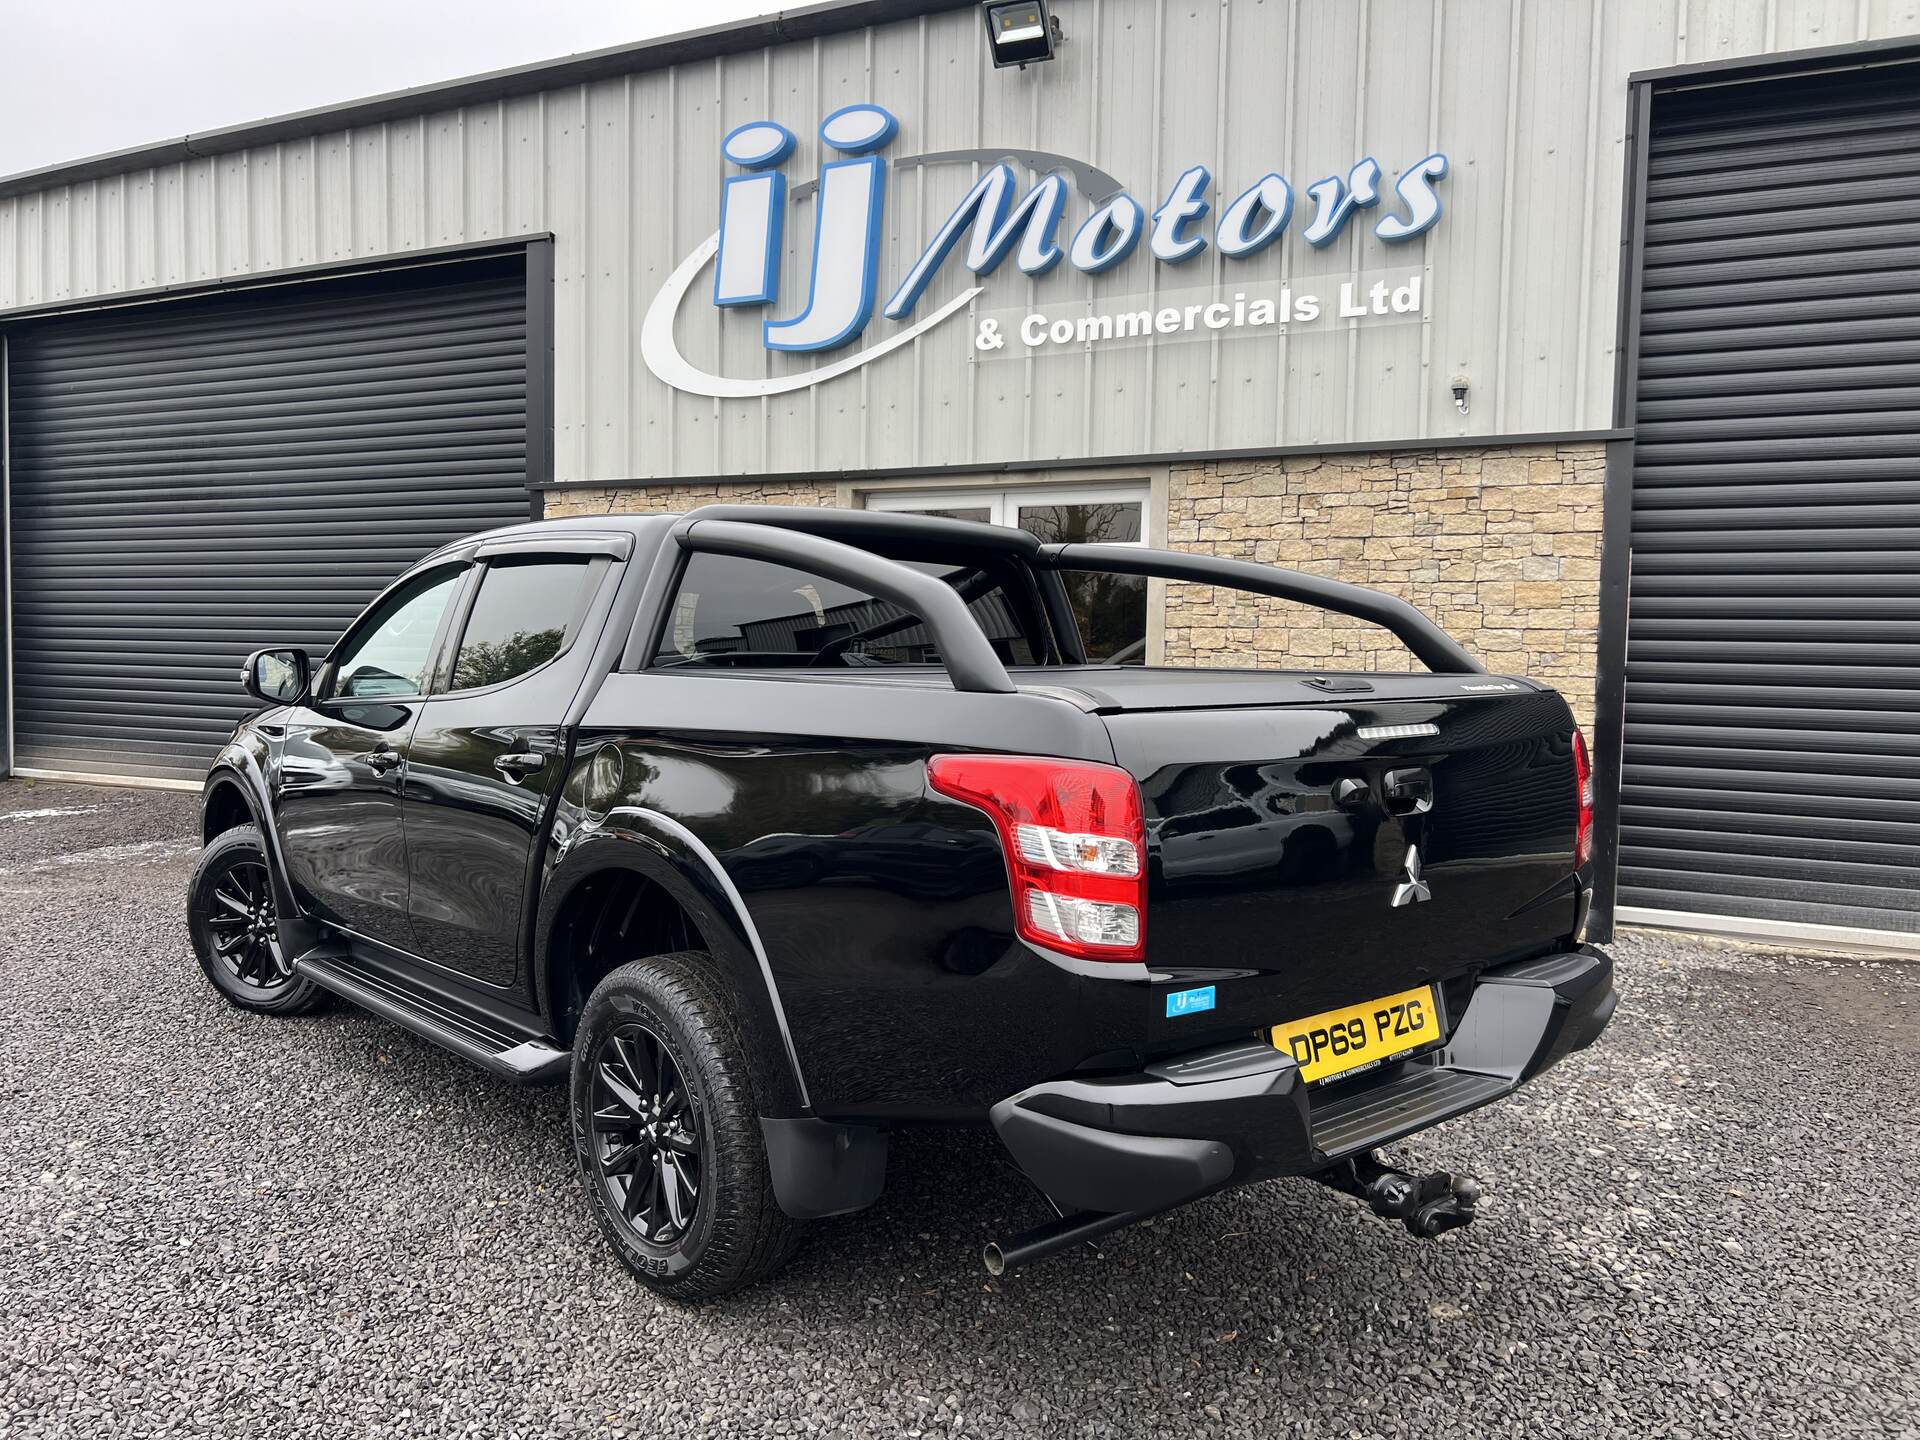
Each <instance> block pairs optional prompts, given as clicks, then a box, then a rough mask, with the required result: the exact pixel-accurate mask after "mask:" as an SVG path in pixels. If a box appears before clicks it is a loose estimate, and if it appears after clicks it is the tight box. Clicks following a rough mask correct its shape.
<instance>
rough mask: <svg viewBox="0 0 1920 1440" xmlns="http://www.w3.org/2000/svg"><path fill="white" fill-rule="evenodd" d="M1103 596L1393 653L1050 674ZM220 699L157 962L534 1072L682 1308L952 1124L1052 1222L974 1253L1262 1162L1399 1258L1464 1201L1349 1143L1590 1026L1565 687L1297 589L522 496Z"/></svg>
mask: <svg viewBox="0 0 1920 1440" xmlns="http://www.w3.org/2000/svg"><path fill="white" fill-rule="evenodd" d="M1115 575H1125V576H1132V577H1151V578H1152V579H1153V580H1155V581H1157V582H1160V583H1163V584H1169V585H1183V584H1184V585H1199V586H1215V587H1231V588H1237V589H1241V590H1246V591H1252V592H1255V593H1257V594H1261V595H1266V596H1276V597H1281V598H1284V599H1288V600H1293V601H1298V602H1304V603H1306V604H1309V605H1314V606H1319V607H1322V608H1324V609H1327V610H1332V611H1339V612H1343V613H1345V614H1348V615H1352V616H1357V617H1359V618H1361V619H1362V620H1366V621H1370V622H1373V623H1376V624H1379V625H1381V626H1384V627H1386V628H1387V629H1388V630H1390V631H1391V632H1392V633H1393V634H1394V635H1395V636H1397V637H1398V639H1399V640H1400V641H1401V642H1402V643H1404V644H1405V645H1406V646H1407V648H1408V649H1410V650H1411V651H1412V652H1413V654H1414V655H1415V656H1416V657H1417V658H1418V659H1419V660H1420V661H1421V662H1422V663H1423V664H1424V665H1425V666H1426V671H1427V673H1418V672H1404V673H1403V672H1395V673H1366V674H1358V673H1316V672H1311V671H1298V672H1295V671H1260V670H1231V669H1174V668H1160V667H1154V666H1146V665H1138V664H1131V665H1129V664H1115V663H1111V661H1108V662H1104V663H1095V662H1090V661H1089V659H1088V657H1087V654H1086V650H1085V645H1084V642H1083V639H1082V629H1083V627H1082V626H1081V625H1080V624H1078V623H1077V621H1076V613H1075V600H1076V596H1078V595H1081V594H1084V593H1085V586H1086V584H1087V583H1088V580H1089V577H1100V576H1107V577H1111V576H1115ZM1130 583H1135V582H1130ZM243 679H244V683H245V685H246V687H247V688H248V690H249V691H250V692H251V693H252V694H253V695H254V696H255V697H256V698H257V699H259V700H260V701H262V702H264V703H265V705H266V706H267V708H265V709H263V710H261V711H260V712H258V713H256V714H254V715H252V716H251V717H250V718H248V719H247V720H246V721H244V722H243V723H242V724H241V725H240V726H239V727H238V729H237V730H236V731H235V733H234V735H233V738H232V739H231V741H230V742H229V743H228V744H227V745H226V746H225V748H224V749H223V750H222V751H221V753H220V755H219V757H218V758H217V760H216V761H215V763H214V765H213V767H212V770H211V772H210V773H209V775H208V777H207V782H206V789H205V806H204V815H205V820H204V833H205V841H206V849H205V851H204V853H203V855H202V857H201V859H200V862H199V865H198V867H197V869H196V870H195V873H194V876H193V879H192V882H191V889H190V894H189V898H188V913H189V922H190V927H191V932H192V938H193V943H194V947H195V950H196V952H197V953H198V956H199V959H200V963H201V965H202V966H203V967H204V968H205V970H206V973H207V976H208V978H209V979H210V980H211V981H212V983H213V984H214V985H215V986H216V987H217V988H218V989H219V991H220V993H221V994H222V995H224V996H225V997H226V998H227V999H228V1000H230V1001H232V1002H233V1003H234V1004H236V1005H239V1006H242V1007H244V1008H246V1009H249V1010H256V1011H262V1012H267V1013H272V1014H281V1015H287V1014H295V1013H299V1012H301V1011H305V1010H308V1009H310V1008H311V1007H313V1006H314V1005H315V1004H317V1003H319V1002H320V1001H321V1000H322V999H323V998H324V997H325V996H326V995H328V994H333V995H338V996H343V997H345V998H346V999H347V1000H349V1001H351V1002H353V1003H354V1004H356V1005H360V1006H363V1007H365V1008H366V1009H368V1010H371V1011H373V1012H375V1013H376V1014H379V1015H382V1016H384V1017H386V1018H388V1019H389V1020H392V1021H394V1022H396V1023H398V1024H400V1025H403V1026H405V1027H406V1028H408V1029H409V1030H412V1031H414V1032H416V1033H417V1034H419V1035H422V1036H424V1037H426V1038H427V1039H429V1040H432V1041H435V1042H437V1043H438V1044H440V1045H443V1046H445V1047H446V1048H447V1049H449V1050H453V1051H455V1052H457V1053H458V1054H461V1055H463V1056H466V1057H467V1058H468V1059H470V1060H472V1061H475V1062H477V1063H478V1064H480V1065H482V1066H484V1067H485V1068H486V1069H488V1070H490V1071H492V1072H493V1073H495V1074H496V1075H500V1076H504V1077H508V1078H510V1079H514V1080H521V1081H540V1080H549V1079H551V1080H559V1079H561V1078H563V1077H566V1078H569V1079H570V1083H571V1095H572V1100H571V1115H572V1125H573V1135H574V1142H575V1147H576V1150H577V1152H578V1156H579V1161H580V1167H581V1170H582V1173H583V1175H584V1177H585V1181H586V1187H587V1191H588V1194H589V1195H590V1197H591V1201H592V1205H593V1208H594V1210H595V1213H596V1214H597V1216H598V1219H599V1222H600V1225H601V1227H602V1229H603V1230H604V1231H605V1233H606V1235H607V1237H608V1239H609V1241H610V1242H611V1243H612V1245H613V1247H614V1248H615V1250H616V1251H617V1252H618V1253H619V1255H620V1257H621V1259H622V1260H624V1261H625V1262H626V1264H627V1265H629V1266H630V1267H631V1268H632V1269H633V1270H634V1271H635V1272H636V1273H637V1274H638V1275H639V1276H640V1277H641V1279H643V1280H644V1281H645V1282H646V1283H648V1284H649V1285H651V1286H653V1287H654V1288H656V1289H658V1290H660V1291H661V1292H663V1293H666V1294H671V1295H675V1296H678V1297H682V1298H687V1299H694V1298H700V1297H705V1296H713V1295H718V1294H723V1293H725V1292H727V1291H729V1290H733V1289H736V1288H738V1287H739V1286H741V1285H744V1284H748V1283H751V1282H753V1281H755V1280H758V1279H761V1278H763V1277H765V1276H766V1275H768V1274H770V1273H771V1272H772V1271H773V1270H774V1269H775V1268H776V1267H778V1266H779V1265H780V1264H781V1263H782V1262H783V1260H784V1259H785V1258H786V1257H787V1255H788V1254H789V1253H790V1252H791V1248H792V1244H793V1241H794V1239H795V1237H796V1234H797V1230H798V1222H801V1221H804V1220H806V1219H809V1218H813V1217H818V1216H824V1215H835V1214H841V1213H845V1212H848V1211H853V1210H858V1209H860V1208H861V1207H863V1206H866V1205H869V1204H871V1203H872V1202H873V1201H874V1200H875V1199H876V1197H878V1195H879V1194H880V1191H881V1187H882V1183H883V1181H884V1178H885V1169H886V1158H887V1137H888V1134H889V1132H890V1131H892V1130H893V1129H895V1128H897V1127H899V1126H903V1125H927V1124H956V1123H957V1124H969V1125H981V1126H984V1125H991V1126H992V1128H993V1130H994V1131H995V1132H996V1133H997V1134H998V1136H999V1139H1000V1141H1001V1143H1003V1144H1004V1146H1005V1147H1006V1149H1007V1151H1008V1152H1009V1153H1010V1154H1011V1156H1012V1158H1013V1159H1014V1160H1015V1161H1016V1162H1017V1163H1018V1165H1019V1166H1020V1168H1021V1170H1022V1171H1024V1172H1025V1174H1026V1175H1027V1176H1028V1177H1029V1178H1030V1179H1031V1180H1032V1182H1033V1183H1034V1185H1035V1186H1036V1187H1037V1188H1038V1189H1039V1190H1040V1191H1041V1192H1043V1194H1044V1195H1045V1197H1046V1198H1047V1199H1048V1200H1049V1201H1050V1202H1051V1204H1052V1206H1053V1208H1054V1210H1055V1211H1056V1212H1057V1218H1055V1219H1053V1220H1051V1221H1050V1222H1049V1223H1047V1224H1045V1225H1043V1226H1040V1227H1039V1228H1037V1229H1035V1230H1033V1231H1031V1232H1029V1233H1027V1234H1025V1235H1019V1236H1013V1237H1009V1238H1007V1239H1006V1240H1004V1241H1003V1242H1000V1243H996V1244H989V1245H988V1246H987V1247H986V1260H987V1264H988V1266H989V1268H991V1269H993V1270H995V1271H996V1273H997V1272H998V1271H999V1270H1001V1269H1003V1268H1005V1267H1007V1266H1010V1265H1016V1264H1020V1263H1024V1262H1025V1261H1028V1260H1031V1259H1035V1258H1037V1257H1039V1256H1041V1255H1044V1254H1048V1253H1050V1252H1052V1251H1055V1250H1059V1249H1061V1248H1063V1247H1065V1246H1069V1245H1072V1244H1074V1243H1076V1242H1078V1241H1080V1240H1083V1239H1086V1238H1090V1237H1092V1236H1094V1235H1098V1234H1100V1233H1101V1232H1103V1231H1107V1230H1112V1229H1115V1228H1118V1227H1119V1226H1122V1225H1125V1224H1128V1223H1131V1222H1133V1221H1136V1220H1138V1219H1140V1218H1142V1217H1143V1216H1147V1215H1151V1214H1154V1213H1156V1212H1160V1211H1164V1210H1167V1209H1169V1208H1171V1207H1173V1206H1177V1205H1181V1204H1184V1203H1185V1202H1187V1201H1190V1200H1193V1199H1195V1198H1197V1197H1199V1196H1203V1195H1207V1194H1210V1193H1212V1192H1215V1191H1218V1190H1221V1189H1224V1188H1226V1187H1229V1186H1234V1185H1242V1184H1246V1183H1248V1182H1251V1181H1256V1180H1264V1179H1267V1178H1269V1177H1273V1176H1281V1175H1304V1176H1311V1177H1313V1178H1316V1179H1318V1180H1321V1181H1323V1182H1325V1183H1328V1184H1331V1185H1333V1186H1335V1187H1337V1188H1339V1189H1341V1190H1344V1191H1346V1192H1348V1193H1350V1194H1353V1195H1355V1196H1357V1197H1359V1198H1360V1199H1362V1200H1363V1201H1365V1202H1367V1203H1368V1204H1370V1205H1371V1207H1372V1208H1373V1209H1374V1211H1375V1212H1377V1213H1379V1214H1381V1215H1382V1216H1385V1217H1388V1218H1390V1219H1395V1220H1399V1221H1401V1222H1403V1223H1404V1224H1405V1225H1406V1227H1407V1228H1408V1229H1409V1230H1411V1231H1412V1232H1413V1233H1414V1234H1416V1235H1431V1234H1437V1233H1439V1232H1441V1231H1443V1230H1446V1229H1448V1228H1450V1227H1452V1226H1455V1225H1459V1224H1462V1223H1464V1222H1466V1221H1467V1220H1470V1219H1471V1218H1472V1217H1473V1214H1474V1204H1475V1201H1476V1199H1477V1198H1478V1193H1479V1192H1478V1187H1477V1185H1476V1184H1475V1183H1474V1182H1472V1181H1471V1180H1468V1179H1466V1178H1465V1177H1463V1176H1458V1175H1451V1174H1448V1173H1445V1172H1436V1173H1433V1174H1408V1173H1404V1172H1402V1171H1400V1170H1397V1169H1395V1168H1393V1167H1392V1166H1391V1165H1389V1164H1388V1163H1386V1161H1385V1160H1384V1159H1383V1158H1382V1157H1381V1156H1380V1155H1378V1154H1377V1153H1376V1147H1379V1146H1382V1145H1385V1144H1387V1143H1389V1142H1391V1141H1393V1140H1396V1139H1399V1138H1401V1137H1404V1136H1406V1135H1409V1134H1411V1133H1413V1132H1415V1131H1417V1130H1422V1129H1425V1128H1426V1127H1428V1126H1431V1125H1433V1124H1435V1123H1436V1122H1438V1121H1441V1120H1445V1119H1447V1118H1448V1117H1450V1116H1454V1115H1458V1114H1461V1113H1462V1112H1464V1111H1467V1110H1471V1109H1473V1108H1475V1107H1476V1106H1480V1105H1484V1104H1487V1103H1488V1102H1490V1101H1493V1100H1497V1099H1499V1098H1500V1097H1502V1096H1504V1095H1507V1094H1509V1093H1510V1092H1512V1091H1513V1090H1514V1089H1515V1088H1516V1087H1517V1086H1519V1085H1522V1084H1524V1083H1526V1082H1527V1081H1529V1080H1531V1079H1532V1078H1534V1077H1535V1076H1536V1075H1538V1074H1540V1072H1541V1071H1543V1070H1545V1069H1546V1068H1547V1067H1548V1066H1550V1065H1552V1064H1553V1063H1554V1062H1555V1061H1557V1060H1559V1059H1560V1058H1561V1057H1563V1056H1564V1055H1566V1054H1567V1053H1568V1052H1570V1051H1572V1050H1575V1049H1578V1048H1580V1047H1582V1046H1585V1045H1587V1044H1589V1043H1590V1042H1592V1040H1593V1039H1594V1038H1595V1037H1596V1036H1597V1035H1598V1034H1599V1033H1600V1031H1601V1030H1602V1029H1603V1028H1604V1027H1605V1026H1606V1024H1607V1021H1608V1019H1609V1018H1610V1016H1611V1014H1612V1012H1613V1008H1614V1004H1615V995H1614V989H1613V983H1612V972H1613V967H1612V962H1611V961H1610V960H1609V959H1608V958H1607V956H1606V955H1605V954H1603V953H1602V952H1600V951H1598V950H1596V949H1593V948H1592V947H1590V946H1587V945H1585V944H1583V943H1582V931H1583V927H1584V922H1585V917H1586V907H1587V901H1588V894H1589V890H1588V883H1587V870H1588V862H1589V857H1590V854H1591V847H1592V823H1593V822H1592V806H1591V797H1592V780H1591V774H1590V770H1589V767H1588V762H1587V752H1586V747H1585V742H1584V741H1583V740H1582V738H1581V735H1580V732H1579V730H1578V729H1577V727H1576V726H1575V724H1574V721H1573V717H1572V715H1571V714H1570V713H1569V711H1568V709H1567V706H1566V703H1565V702H1564V701H1563V700H1562V699H1561V698H1560V696H1559V695H1557V694H1555V693H1554V692H1553V691H1552V690H1550V689H1547V688H1545V687H1543V686H1540V685H1537V684H1534V683H1531V682H1529V681H1527V680H1524V679H1505V678H1499V677H1494V676H1489V675H1487V674H1486V673H1485V672H1484V671H1483V669H1482V668H1481V667H1480V666H1479V665H1478V664H1477V663H1476V662H1475V661H1474V660H1473V659H1472V657H1471V656H1469V655H1468V654H1467V653H1466V652H1465V651H1464V650H1463V649H1462V648H1461V647H1460V646H1459V645H1457V644H1456V643H1455V642H1454V641H1452V640H1451V639H1450V638H1449V637H1448V636H1447V635H1445V634H1444V633H1443V632H1442V631H1440V630H1439V629H1438V628H1437V627H1436V626H1434V625H1433V623H1432V622H1431V621H1430V620H1428V619H1427V618H1426V617H1425V616H1424V615H1422V614H1421V613H1420V612H1419V611H1418V610H1416V609H1414V608H1412V607H1411V606H1408V605H1406V604H1405V603H1404V602H1401V601H1399V600H1396V599H1393V598H1391V597H1388V596H1384V595H1381V594H1378V593H1375V592H1372V591H1368V590H1364V589H1359V588H1357V587H1354V586H1350V585H1343V584H1340V583H1337V582H1334V581H1330V580H1325V579H1321V578H1317V577H1314V576H1310V575H1304V574H1299V573H1295V572H1290V571H1285V570H1277V569H1272V568H1269V567H1267V566H1262V565H1255V564H1251V563H1246V562H1239V561H1232V560H1221V559H1213V558H1208V557H1204V556H1195V555H1184V554H1176V553H1173V552H1169V551H1160V550H1152V549H1145V548H1141V547H1137V546H1123V545H1093V544H1064V545H1046V544H1042V543H1040V542H1039V541H1038V540H1036V539H1035V538H1034V537H1033V536H1031V535H1028V534H1025V533H1024V532H1021V531H1018V530H1012V529H1007V528H1001V527H997V526H989V525H979V524H971V523H967V522H963V521H957V520H947V519H939V518H933V517H929V516H917V515H903V514H883V513H874V512H865V511H848V510H831V509H829V510H819V511H815V510H801V509H777V508H765V507H757V506H754V507H741V506H719V507H708V508H705V509H701V510H696V511H694V512H693V513H691V514H687V515H684V516H644V517H617V518H616V517H608V518H605V519H581V520H565V521H556V522H549V523H545V524H530V525H524V526H517V527H514V528H510V529H506V530H498V531H493V532H491V533H489V534H485V535H479V536H475V537H473V538H472V539H468V540H463V541H460V542H458V543H456V544H453V545H449V546H447V547H445V548H443V549H441V550H439V551H437V552H436V553H434V554H433V555H430V556H428V557H427V558H426V559H424V560H422V561H421V562H420V563H419V564H418V565H416V566H415V567H414V568H413V569H412V570H410V571H408V572H407V574H405V575H403V576H402V577H401V578H400V579H399V580H397V581H396V582H395V583H394V584H393V586H392V587H391V588H389V589H388V590H387V591H386V592H385V593H384V594H382V595H381V596H380V597H379V599H378V600H376V601H375V603H374V604H373V605H372V606H371V607H370V608H369V609H368V610H367V611H366V613H365V614H364V615H362V616H361V618H360V619H359V620H358V621H356V622H355V623H354V624H353V625H352V626H351V627H350V628H349V629H348V630H347V632H346V634H345V636H344V638H343V639H342V640H341V641H340V643H339V644H338V645H337V646H336V647H335V648H334V650H333V651H332V653H331V655H330V656H329V657H328V658H327V659H326V661H325V663H323V664H319V665H317V666H314V665H311V664H310V663H309V661H308V658H307V657H306V655H304V654H303V653H302V652H300V651H298V650H291V649H279V650H263V651H260V652H258V653H256V654H255V655H253V656H252V657H250V658H249V660H248V662H247V666H246V669H245V671H244V674H243Z"/></svg>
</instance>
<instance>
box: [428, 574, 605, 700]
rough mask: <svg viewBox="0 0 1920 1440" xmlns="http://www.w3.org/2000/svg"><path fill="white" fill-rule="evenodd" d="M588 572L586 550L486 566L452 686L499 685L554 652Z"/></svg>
mask: <svg viewBox="0 0 1920 1440" xmlns="http://www.w3.org/2000/svg"><path fill="white" fill-rule="evenodd" d="M586 573H587V560H586V558H585V557H584V556H580V557H569V558H567V559H551V558H550V559H541V560H523V561H517V562H515V561H508V562H503V563H497V564H494V565H492V566H490V567H489V568H488V570H487V573H486V575H485V576H484V577H483V578H482V580H481V582H480V593H479V595H477V596H476V597H475V598H474V602H473V612H472V613H471V614H470V615H469V616H468V617H467V628H466V632H465V633H464V634H463V635H462V637H461V640H460V653H459V655H458V656H457V657H456V658H455V660H454V663H453V688H454V689H456V690H472V689H475V688H477V687H479V686H481V685H498V684H499V683H500V682H501V681H503V680H512V679H515V678H516V677H518V676H521V675H525V674H526V673H527V672H528V671H529V670H534V669H537V668H538V667H539V666H542V665H544V664H546V663H547V661H549V660H551V659H553V657H554V656H556V655H558V654H559V653H560V651H561V648H562V647H563V646H564V645H565V643H566V638H567V629H568V627H569V626H570V625H571V624H572V623H573V620H574V614H575V611H576V610H577V609H578V608H579V600H580V586H581V582H582V581H583V580H584V579H585V578H586Z"/></svg>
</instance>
